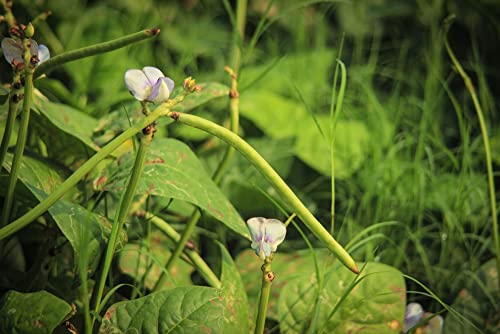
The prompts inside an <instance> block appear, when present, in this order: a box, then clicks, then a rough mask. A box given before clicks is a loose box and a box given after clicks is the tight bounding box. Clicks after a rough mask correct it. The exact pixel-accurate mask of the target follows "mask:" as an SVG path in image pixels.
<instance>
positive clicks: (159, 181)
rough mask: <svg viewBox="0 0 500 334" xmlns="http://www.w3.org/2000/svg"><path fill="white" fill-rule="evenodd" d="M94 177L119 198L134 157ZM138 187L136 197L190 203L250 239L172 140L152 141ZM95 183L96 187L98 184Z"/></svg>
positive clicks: (218, 193) (182, 147)
mask: <svg viewBox="0 0 500 334" xmlns="http://www.w3.org/2000/svg"><path fill="white" fill-rule="evenodd" d="M119 161H120V163H118V162H116V163H113V164H110V165H108V166H107V168H106V169H105V170H104V171H103V172H102V173H101V175H99V176H97V180H100V179H101V180H102V178H103V177H105V178H106V179H107V183H106V184H104V185H102V189H104V190H105V191H111V192H114V193H117V194H119V193H120V192H121V191H122V189H124V184H125V182H126V181H127V179H128V177H129V174H130V170H131V167H132V163H133V161H134V155H132V154H128V155H126V156H124V157H122V158H120V159H119ZM146 161H148V162H153V161H154V162H155V163H147V164H145V165H144V170H143V172H142V175H141V178H140V179H139V183H138V185H137V192H136V196H141V195H144V194H150V195H153V196H160V197H164V198H169V199H170V198H174V199H176V200H180V201H184V202H188V203H192V204H194V205H196V206H198V207H200V208H201V209H203V210H204V211H205V212H207V213H208V214H210V215H211V216H212V217H214V218H216V219H217V220H219V221H220V222H222V223H223V224H225V225H226V226H227V227H228V228H230V229H231V230H233V231H234V232H236V233H238V234H239V235H241V236H243V237H244V238H247V239H250V235H249V233H248V229H247V227H246V224H245V222H244V221H243V219H242V218H241V217H240V215H239V214H238V212H237V211H236V209H235V208H234V207H233V205H232V204H231V203H230V202H229V200H228V199H227V198H226V197H225V195H224V194H223V193H222V191H221V190H220V189H219V187H217V185H216V184H215V183H214V182H213V181H212V179H211V177H210V176H209V175H208V174H207V172H206V171H205V169H204V168H203V165H202V164H201V162H200V161H199V160H198V158H197V157H196V155H195V154H194V153H193V152H192V151H191V149H190V148H189V147H188V146H187V145H186V144H184V143H183V142H181V141H178V140H175V139H167V138H158V139H155V140H153V143H152V144H151V147H150V148H149V150H148V154H147V157H146ZM97 180H96V181H95V182H94V183H98V181H97Z"/></svg>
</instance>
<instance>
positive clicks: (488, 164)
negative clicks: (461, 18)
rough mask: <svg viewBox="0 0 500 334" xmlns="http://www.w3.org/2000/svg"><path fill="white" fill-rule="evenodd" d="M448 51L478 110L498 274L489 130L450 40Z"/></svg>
mask: <svg viewBox="0 0 500 334" xmlns="http://www.w3.org/2000/svg"><path fill="white" fill-rule="evenodd" d="M444 43H445V47H446V51H448V55H449V56H450V58H451V61H452V62H453V64H454V65H455V68H456V69H457V71H458V73H459V74H460V76H461V77H462V79H463V81H464V84H465V87H466V88H467V90H468V91H469V94H470V95H471V98H472V102H473V104H474V108H475V109H476V113H477V118H478V120H479V126H480V128H481V135H482V138H483V145H484V153H485V155H486V170H487V173H488V190H489V197H490V208H491V222H492V229H493V240H494V243H495V256H496V264H497V273H500V238H499V236H498V221H497V207H496V193H495V182H494V178H493V163H492V161H491V149H490V141H489V138H488V129H487V128H486V122H485V121H484V116H483V111H482V108H481V104H480V103H479V99H478V97H477V94H476V90H475V88H474V85H473V84H472V81H471V79H470V77H469V75H468V74H467V73H466V72H465V71H464V69H463V68H462V65H460V63H459V61H458V60H457V58H456V57H455V54H454V53H453V50H452V49H451V47H450V45H449V43H448V38H445V40H444ZM497 283H498V289H499V290H500V280H497Z"/></svg>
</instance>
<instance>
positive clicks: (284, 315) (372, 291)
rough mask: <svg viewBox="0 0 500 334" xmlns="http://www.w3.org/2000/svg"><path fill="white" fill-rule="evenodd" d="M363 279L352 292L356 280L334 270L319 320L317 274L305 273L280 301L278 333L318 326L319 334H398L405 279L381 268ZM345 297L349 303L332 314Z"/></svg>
mask: <svg viewBox="0 0 500 334" xmlns="http://www.w3.org/2000/svg"><path fill="white" fill-rule="evenodd" d="M365 275H367V276H366V277H365V278H364V279H362V280H361V281H360V282H359V283H358V284H357V285H356V286H355V287H354V289H352V291H350V292H348V288H349V286H350V284H351V282H352V281H353V280H354V278H355V275H354V274H353V273H352V272H350V271H349V270H347V269H345V268H344V267H342V266H335V267H334V268H333V269H332V270H331V271H329V272H328V273H327V275H326V276H325V278H324V282H323V289H322V290H321V293H320V297H319V298H320V299H319V303H320V304H319V312H318V313H316V314H315V304H316V303H317V302H318V301H317V299H316V298H317V281H316V274H315V273H314V272H313V273H305V274H302V275H300V276H298V277H296V278H293V279H291V280H290V281H289V282H288V283H287V284H286V286H285V287H284V288H283V289H282V291H281V295H280V299H279V306H278V309H279V319H280V329H281V330H282V331H283V332H286V333H304V332H306V331H307V329H308V326H310V325H311V323H314V324H315V326H316V330H318V331H319V332H326V333H332V334H335V333H338V334H341V333H353V332H361V331H362V332H363V333H372V334H376V333H381V334H383V333H387V334H390V333H393V334H397V333H400V332H401V329H402V328H403V321H404V313H405V301H406V298H405V296H406V289H405V282H404V279H403V276H402V275H401V273H400V272H399V271H398V270H396V269H395V268H392V267H390V266H387V265H384V264H381V263H368V264H367V265H366V267H365V269H364V270H363V272H362V273H361V277H362V276H365ZM345 293H348V296H347V298H346V299H345V300H344V301H342V304H341V305H340V307H338V309H337V310H336V312H333V313H332V311H333V310H334V309H335V307H336V305H337V303H339V302H341V299H342V297H343V295H344V294H345ZM315 316H317V318H316V321H313V318H314V317H315Z"/></svg>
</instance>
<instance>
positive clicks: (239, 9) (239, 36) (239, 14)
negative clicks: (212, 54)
mask: <svg viewBox="0 0 500 334" xmlns="http://www.w3.org/2000/svg"><path fill="white" fill-rule="evenodd" d="M246 17H247V0H238V1H237V3H236V27H235V32H234V42H233V57H232V58H233V62H232V64H231V66H232V68H233V70H234V72H235V73H238V72H239V71H240V65H241V47H242V46H243V40H244V38H245V25H246Z"/></svg>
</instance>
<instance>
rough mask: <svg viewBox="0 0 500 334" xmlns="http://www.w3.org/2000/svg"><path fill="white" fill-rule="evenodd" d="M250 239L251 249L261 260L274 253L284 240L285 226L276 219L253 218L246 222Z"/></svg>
mask: <svg viewBox="0 0 500 334" xmlns="http://www.w3.org/2000/svg"><path fill="white" fill-rule="evenodd" d="M247 225H248V229H249V230H250V235H251V237H252V249H255V254H257V255H258V256H259V257H260V258H261V259H262V260H265V258H266V257H268V256H270V255H271V253H274V252H276V249H277V248H278V246H279V244H281V243H282V242H283V240H285V235H286V226H285V224H283V223H282V222H281V221H279V220H277V219H267V218H263V217H254V218H250V219H249V220H247Z"/></svg>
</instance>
